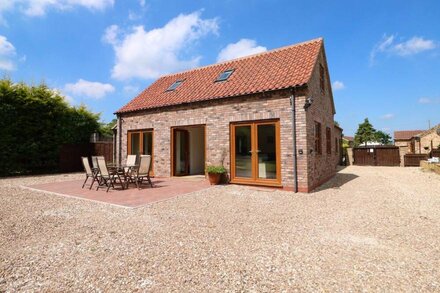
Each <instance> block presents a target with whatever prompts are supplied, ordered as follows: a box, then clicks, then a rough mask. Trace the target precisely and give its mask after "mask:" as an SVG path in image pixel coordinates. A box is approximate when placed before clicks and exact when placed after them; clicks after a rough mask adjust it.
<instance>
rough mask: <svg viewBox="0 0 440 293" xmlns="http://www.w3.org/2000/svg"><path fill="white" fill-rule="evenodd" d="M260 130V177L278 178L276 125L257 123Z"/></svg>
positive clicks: (258, 152)
mask: <svg viewBox="0 0 440 293" xmlns="http://www.w3.org/2000/svg"><path fill="white" fill-rule="evenodd" d="M257 132H258V150H257V154H258V178H263V179H276V178H277V160H276V139H275V125H274V124H265V125H257Z"/></svg>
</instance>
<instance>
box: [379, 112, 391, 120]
mask: <svg viewBox="0 0 440 293" xmlns="http://www.w3.org/2000/svg"><path fill="white" fill-rule="evenodd" d="M380 118H382V119H384V120H390V119H393V118H394V114H391V113H390V114H385V115H382V117H380Z"/></svg>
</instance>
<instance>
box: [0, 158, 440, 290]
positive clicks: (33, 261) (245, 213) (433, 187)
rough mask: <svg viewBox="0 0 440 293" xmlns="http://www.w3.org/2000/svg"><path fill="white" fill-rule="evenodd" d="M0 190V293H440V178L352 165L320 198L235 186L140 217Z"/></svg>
mask: <svg viewBox="0 0 440 293" xmlns="http://www.w3.org/2000/svg"><path fill="white" fill-rule="evenodd" d="M79 177H82V176H80V175H79V174H76V175H57V176H42V177H28V178H25V179H23V178H21V179H3V180H0V224H1V226H0V292H2V291H83V292H84V291H98V292H99V291H102V292H107V291H118V292H120V291H136V290H137V291H161V292H163V291H198V292H200V291H204V292H206V291H208V290H211V291H225V290H227V291H274V290H275V291H281V290H283V289H285V290H288V291H294V290H297V291H335V290H338V291H361V290H365V291H400V292H402V291H437V292H438V291H440V176H438V175H436V174H433V173H423V172H421V171H420V170H419V169H418V168H393V167H355V166H350V167H348V168H345V169H343V170H341V171H340V172H339V173H338V175H337V176H336V178H335V179H333V180H332V181H330V182H328V183H327V184H326V185H325V186H323V187H322V188H320V190H319V191H317V192H315V193H312V194H293V193H291V192H283V191H272V190H261V189H256V188H250V187H243V186H236V185H229V186H218V187H213V188H210V189H208V190H204V191H200V192H196V193H192V194H189V195H186V196H182V197H178V198H174V199H172V200H168V201H165V202H160V203H156V204H153V205H151V206H148V207H145V208H139V209H126V208H118V207H113V206H109V205H105V204H99V203H93V202H88V201H82V200H77V199H70V198H64V197H59V196H56V195H46V194H42V193H36V192H32V191H29V190H24V189H21V188H20V187H19V185H20V184H32V183H39V182H41V183H43V182H51V181H56V180H58V181H62V180H72V179H76V178H79Z"/></svg>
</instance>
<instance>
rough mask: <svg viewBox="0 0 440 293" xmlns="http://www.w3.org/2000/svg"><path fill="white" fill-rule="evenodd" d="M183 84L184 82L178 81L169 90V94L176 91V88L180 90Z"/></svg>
mask: <svg viewBox="0 0 440 293" xmlns="http://www.w3.org/2000/svg"><path fill="white" fill-rule="evenodd" d="M182 83H183V80H176V81H175V82H174V83H173V84H172V85H170V86H169V88H167V90H166V91H167V92H170V91H174V90H175V89H176V88H178V87H179V86H180V85H181V84H182Z"/></svg>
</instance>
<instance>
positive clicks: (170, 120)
mask: <svg viewBox="0 0 440 293" xmlns="http://www.w3.org/2000/svg"><path fill="white" fill-rule="evenodd" d="M299 94H300V95H301V94H302V95H304V93H301V92H300V93H299ZM289 97H290V92H289V91H287V90H286V91H278V92H273V93H264V94H256V95H250V96H245V97H237V98H230V99H222V100H213V101H208V102H200V103H194V104H192V105H180V106H173V107H168V108H161V109H156V110H149V111H143V112H136V113H129V114H124V115H123V116H122V119H123V122H122V158H125V157H126V156H127V132H128V131H129V130H136V129H153V130H154V139H153V140H154V141H153V144H154V174H155V176H170V174H171V163H170V162H171V151H170V147H171V145H170V140H171V127H174V126H185V125H197V124H205V125H206V136H207V137H206V162H205V163H206V164H222V163H223V165H224V166H225V167H226V168H227V169H228V170H229V167H230V149H229V148H230V144H229V134H230V127H229V125H230V122H238V121H251V120H264V119H279V120H280V137H281V177H282V184H283V186H285V187H293V151H292V150H293V139H292V137H293V136H292V122H291V107H290V100H289ZM304 102H305V97H304V96H299V97H297V111H298V112H299V113H298V115H297V120H298V122H297V123H298V125H299V127H298V128H300V127H304V125H305V121H304V120H305V113H304V109H303V107H302V106H303V105H304ZM297 140H298V148H299V147H302V148H305V145H306V132H305V131H299V132H298V134H297ZM118 145H119V142H118ZM119 149H120V148H119V147H118V150H119ZM298 165H299V166H300V168H299V170H298V175H299V176H298V180H299V184H300V185H301V186H302V187H303V188H306V187H307V186H308V185H307V180H308V177H307V174H306V166H307V160H306V158H305V157H304V158H302V157H299V158H298Z"/></svg>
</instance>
